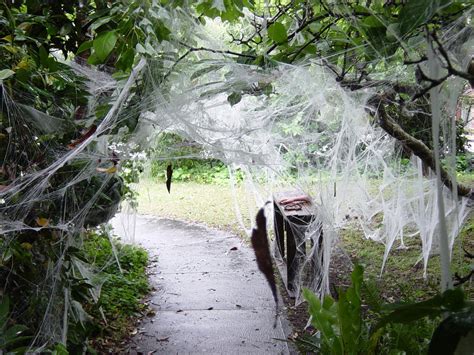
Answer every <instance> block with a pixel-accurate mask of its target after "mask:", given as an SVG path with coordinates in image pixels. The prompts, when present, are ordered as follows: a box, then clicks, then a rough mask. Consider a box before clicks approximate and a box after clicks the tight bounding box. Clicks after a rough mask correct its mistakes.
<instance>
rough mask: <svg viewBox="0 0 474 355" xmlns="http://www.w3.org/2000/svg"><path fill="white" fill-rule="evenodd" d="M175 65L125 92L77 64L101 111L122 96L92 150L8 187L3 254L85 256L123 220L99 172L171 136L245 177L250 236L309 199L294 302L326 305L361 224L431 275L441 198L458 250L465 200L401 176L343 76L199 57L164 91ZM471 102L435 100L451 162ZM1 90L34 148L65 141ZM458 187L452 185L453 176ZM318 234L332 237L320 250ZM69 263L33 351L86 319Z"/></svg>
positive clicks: (60, 153)
mask: <svg viewBox="0 0 474 355" xmlns="http://www.w3.org/2000/svg"><path fill="white" fill-rule="evenodd" d="M458 35H459V34H458V33H457V32H456V33H451V31H449V30H448V31H446V32H445V34H444V37H443V41H445V42H447V43H453V46H452V47H449V48H450V54H451V55H452V56H453V59H457V61H458V62H459V63H460V65H461V64H462V65H464V64H465V63H463V60H464V58H466V57H467V55H466V51H470V50H471V49H472V46H471V47H470V45H472V40H471V42H468V43H462V45H458V44H457V43H456V38H457V36H458ZM196 36H198V37H200V40H201V41H202V42H203V43H204V44H205V45H207V46H212V45H213V44H215V42H214V41H213V40H211V39H210V38H209V36H208V34H206V33H196ZM220 45H221V46H222V44H220ZM169 64H170V65H169V66H168V69H166V70H159V69H157V68H158V66H155V65H153V62H151V61H149V62H148V63H146V62H145V61H144V60H142V61H140V62H139V63H138V64H137V66H136V67H135V69H134V71H133V73H132V74H131V76H130V78H129V79H128V80H126V81H125V82H124V83H117V82H115V81H114V80H113V79H112V78H111V77H110V76H108V75H106V74H104V73H102V72H97V71H94V70H92V69H90V68H87V67H84V66H78V65H77V64H74V65H73V67H74V68H75V69H76V70H77V71H78V72H80V73H82V74H83V75H85V76H86V77H87V78H88V80H89V89H90V91H91V93H92V99H91V103H90V110H91V111H92V110H93V109H94V107H95V105H97V102H98V96H99V95H101V94H102V93H103V92H109V93H111V92H112V93H113V94H112V96H113V97H114V101H113V104H112V106H111V108H110V110H109V112H108V114H107V115H106V116H105V117H104V119H103V120H102V122H101V123H100V124H99V125H98V126H97V128H96V130H95V131H94V132H93V133H92V134H91V135H90V137H88V138H87V139H85V140H84V141H82V142H80V143H78V144H77V145H76V146H74V147H73V148H72V149H66V147H50V149H51V151H52V152H53V155H54V157H55V159H54V160H52V161H51V162H50V163H49V164H47V165H46V167H44V168H41V169H30V170H28V169H26V170H24V171H22V172H21V174H19V175H18V177H17V178H16V179H15V180H13V181H11V182H10V183H9V185H8V186H2V189H1V191H0V212H1V215H0V231H1V233H2V235H3V236H4V241H3V244H2V248H3V250H6V248H7V246H8V243H9V242H11V241H12V240H13V239H14V238H16V237H17V236H18V235H20V234H21V232H22V231H24V230H34V231H37V232H38V233H40V232H41V231H42V230H45V231H48V232H49V233H52V234H54V236H55V238H57V240H58V242H60V243H62V245H63V250H64V251H65V250H67V248H68V247H79V248H80V247H81V240H82V233H83V227H84V226H86V225H88V224H89V225H95V224H96V223H95V221H94V220H93V219H94V216H95V217H96V218H98V220H99V221H102V220H106V219H107V218H109V217H111V216H112V215H113V213H114V212H115V209H114V208H112V209H110V208H104V210H105V211H107V214H108V215H107V216H99V217H97V213H96V214H94V213H92V212H97V211H93V209H94V205H95V204H97V203H102V204H106V203H105V202H103V200H102V197H101V196H102V194H103V193H106V194H108V195H109V197H110V194H112V195H113V194H114V191H115V193H116V191H117V189H118V188H119V185H120V184H121V182H120V180H119V179H117V178H116V177H115V175H114V174H113V173H109V172H104V171H103V170H101V168H102V169H107V168H108V167H110V162H111V159H112V158H111V152H112V151H114V154H118V158H119V159H120V163H119V168H120V164H123V163H124V162H125V161H127V160H129V159H135V158H137V157H138V156H137V155H136V152H137V151H141V150H144V149H146V148H148V147H150V146H153V144H155V139H156V138H157V137H159V134H160V133H162V132H173V133H176V134H178V135H180V136H182V137H184V138H186V139H188V140H190V141H192V142H195V143H197V144H199V146H200V147H202V149H203V150H204V151H205V153H206V157H212V158H216V159H219V160H221V161H223V162H224V163H226V164H227V165H228V166H229V170H230V172H231V181H233V173H234V172H235V170H236V169H240V170H241V171H243V173H244V177H245V181H244V184H245V186H246V187H247V188H248V191H249V192H250V193H251V195H252V196H253V197H254V204H253V206H251V208H249V209H248V210H246V211H240V210H237V211H236V216H237V217H238V219H239V223H240V225H241V226H242V228H243V229H244V230H245V231H246V232H248V233H249V232H250V231H251V229H252V227H253V224H252V225H248V224H246V222H245V221H246V220H247V219H246V218H243V216H245V215H248V218H249V220H251V221H254V216H255V214H256V212H257V210H258V208H261V207H263V206H264V205H265V203H266V201H271V200H272V197H273V194H274V193H276V192H279V191H284V190H288V189H298V190H300V191H302V192H304V193H306V194H308V195H309V196H311V197H312V199H313V201H314V204H313V209H314V211H313V213H312V215H313V217H312V219H311V221H310V222H309V223H308V225H307V227H305V228H300V227H297V226H296V225H293V227H294V228H295V230H298V231H299V233H301V234H302V235H301V236H300V237H299V238H298V239H299V240H300V241H301V242H300V244H299V245H298V246H297V248H298V249H299V251H300V253H299V254H300V255H301V256H302V257H301V260H299V263H300V268H299V273H298V274H297V276H296V284H295V291H296V296H297V298H296V301H297V302H300V301H301V299H300V298H299V291H300V290H301V288H302V287H309V288H311V289H312V290H313V291H315V292H317V293H318V294H319V295H323V294H326V293H328V292H329V281H330V280H329V267H330V263H331V256H332V255H333V253H334V251H335V248H336V245H337V244H338V238H339V233H340V231H341V230H342V229H343V228H345V227H347V224H348V223H349V222H350V221H352V222H353V221H354V220H355V221H357V224H358V226H359V227H360V229H361V231H362V232H363V235H364V236H365V237H366V238H368V239H371V240H373V241H374V242H379V243H383V244H384V245H385V256H384V260H383V263H382V265H380V267H381V270H383V267H384V264H385V263H386V260H387V258H389V257H390V251H391V249H392V247H393V245H394V243H395V241H397V240H400V241H401V244H402V245H403V244H404V240H407V239H408V238H419V240H420V241H421V246H422V247H421V250H420V258H421V259H422V260H423V265H424V267H425V270H426V267H427V264H428V262H429V257H430V255H431V254H433V253H438V252H439V251H440V238H439V235H440V230H439V229H440V225H439V222H440V219H439V215H438V208H439V206H440V203H439V202H440V200H439V199H440V198H442V200H443V202H444V209H445V213H444V215H445V219H446V227H447V228H446V232H447V237H448V246H449V248H450V250H451V249H452V246H453V243H454V240H455V238H456V236H457V234H458V232H459V230H460V228H461V226H462V223H463V221H464V220H465V218H466V215H467V212H468V208H467V206H466V204H467V201H466V199H461V198H459V197H458V196H456V194H453V193H451V192H450V191H449V190H448V189H447V188H445V187H442V191H441V194H438V189H437V187H436V178H435V176H434V175H433V174H432V173H431V172H429V173H428V174H427V172H426V169H424V168H423V166H422V164H421V162H420V160H419V159H418V158H415V157H412V159H411V160H410V163H409V164H408V165H407V166H403V167H402V166H401V165H400V163H399V161H400V154H401V147H400V145H399V144H398V143H397V142H396V141H395V140H394V139H393V138H391V137H390V136H388V135H387V134H386V133H385V132H384V131H383V130H382V129H381V128H380V127H379V126H378V124H377V122H374V119H373V118H372V117H371V116H370V114H369V110H368V107H367V106H368V105H367V100H368V99H369V98H370V97H371V96H372V95H373V94H374V93H375V89H366V90H359V91H354V92H351V91H348V90H346V89H343V88H342V87H341V86H340V84H339V83H338V82H337V81H336V78H335V76H334V74H333V73H332V72H331V71H329V70H327V69H326V68H325V66H324V65H322V62H319V61H307V62H304V63H299V64H295V65H288V64H274V65H273V66H272V67H270V68H268V69H262V68H258V67H256V66H252V65H246V64H239V63H236V62H235V61H234V60H231V59H228V58H226V57H224V56H223V55H220V54H216V53H208V52H197V53H196V54H195V56H193V57H192V56H190V57H189V58H187V59H186V60H183V61H182V62H180V63H179V64H178V65H176V66H173V67H172V69H173V71H172V73H171V75H169V77H168V80H167V81H166V83H163V82H162V78H163V76H164V75H167V74H168V70H169V68H170V67H171V65H172V64H171V63H169ZM209 69H212V70H209ZM196 73H200V75H196ZM411 75H413V73H410V72H404V71H403V70H400V69H397V68H395V69H394V70H393V71H392V72H389V73H380V74H379V76H380V79H393V78H395V77H398V78H399V79H400V80H401V81H402V80H407V81H410V80H411V77H410V76H411ZM137 82H138V83H139V85H143V87H144V88H145V89H146V92H144V93H143V94H142V95H143V97H142V98H141V100H140V102H139V103H138V104H134V105H130V104H129V101H128V100H129V95H130V89H131V88H132V86H133V85H135V84H136V83H137ZM104 85H105V87H104ZM462 89H463V87H462V81H460V80H457V79H452V80H449V81H447V82H446V83H445V84H444V85H442V86H441V90H440V91H439V94H438V95H439V103H440V106H441V108H442V109H441V110H440V117H439V122H440V123H441V125H440V128H441V132H440V136H442V137H443V140H442V143H443V145H444V146H443V147H441V149H440V151H442V152H443V153H444V154H445V156H446V157H449V156H451V155H454V154H455V150H453V148H452V147H454V146H455V142H454V140H455V134H454V133H455V132H454V130H453V124H454V123H455V122H454V117H455V109H456V103H457V100H458V97H459V95H460V94H461V92H462ZM2 90H3V95H2V97H3V102H2V105H6V106H7V107H8V112H9V116H8V119H9V122H10V126H11V127H12V130H13V131H14V132H18V131H17V130H16V127H20V126H22V125H26V127H27V128H28V129H30V130H33V131H35V132H38V134H37V136H39V135H40V134H44V133H48V132H51V131H54V130H55V129H59V128H60V126H58V121H57V119H56V118H54V117H51V116H48V115H46V114H43V113H40V112H37V111H34V110H33V109H31V108H27V107H23V106H21V105H18V104H16V103H14V102H11V101H9V99H8V95H7V92H6V91H5V89H4V88H2ZM270 91H271V93H269V92H270ZM233 92H240V93H243V96H242V99H241V101H240V102H239V103H237V104H235V105H234V106H231V105H230V103H229V102H228V96H229V95H230V94H231V93H233ZM131 112H132V113H133V114H136V113H137V112H139V113H140V120H139V125H138V127H137V129H136V130H135V131H134V132H133V134H128V132H126V130H118V131H117V130H116V128H117V127H119V126H120V125H121V123H122V122H123V120H125V119H127V117H128V116H129V115H132V113H131ZM32 136H35V134H32ZM125 136H127V140H126V142H127V143H126V144H125V143H123V142H124V139H125V138H124V137H125ZM11 139H19V137H12V138H11ZM155 158H157V159H172V158H173V156H172V154H170V155H164V156H160V157H155ZM447 160H448V161H449V159H447ZM451 162H452V160H451ZM69 165H72V166H80V167H81V169H79V173H75V174H74V175H73V176H71V178H70V179H69V180H68V182H67V183H66V184H65V185H61V186H57V185H55V184H54V178H55V176H56V175H57V174H60V173H64V171H65V169H66V170H67V166H69ZM98 168H99V169H98ZM448 168H449V167H448ZM452 168H453V166H452V164H451V170H452ZM452 176H453V179H455V174H453V175H452ZM91 183H93V184H95V185H96V191H95V192H94V194H93V195H91V196H89V198H88V199H87V202H86V203H85V204H81V205H78V204H77V201H79V200H80V199H78V198H76V197H75V195H74V194H75V192H76V190H75V189H76V188H79V187H81V186H83V184H91ZM112 200H113V199H112ZM48 201H49V202H51V201H52V202H53V203H56V204H58V205H60V208H59V210H60V212H61V213H60V214H59V215H58V216H57V218H56V219H54V220H50V221H48V224H47V225H41V224H36V225H31V224H28V223H26V221H27V220H28V217H29V216H31V215H32V214H34V213H36V211H37V209H38V206H43V205H44V204H46V203H48ZM113 202H114V201H112V203H110V204H111V205H113ZM109 207H110V206H109ZM236 208H238V206H237V204H236ZM272 215H273V211H272V205H271V204H269V205H267V207H266V216H267V218H268V222H269V225H272ZM38 217H41V216H38ZM321 230H322V232H323V238H320V235H321ZM321 244H322V245H321ZM3 250H2V252H3ZM64 255H66V253H64ZM65 262H66V260H64V258H63V257H61V256H60V257H59V258H58V260H57V262H56V264H54V265H51V266H50V267H49V269H48V270H49V271H48V273H47V275H45V278H44V280H43V281H42V282H41V284H39V285H37V286H38V290H39V291H38V292H41V293H42V294H43V295H44V296H45V297H48V298H49V302H48V306H47V308H46V309H45V315H44V318H43V322H42V326H41V328H40V330H39V331H38V333H37V334H36V337H35V339H34V342H33V344H34V345H43V344H48V343H49V342H54V341H58V342H63V343H65V341H66V339H67V324H68V315H71V316H75V317H81V315H82V314H83V312H82V310H81V309H80V308H79V306H78V305H77V303H74V302H72V301H71V295H70V290H69V289H68V288H67V287H65V286H64V285H62V284H61V283H60V282H59V280H58V275H59V273H60V269H61V268H62V267H64V263H65ZM67 262H69V261H67ZM72 262H73V263H74V264H75V270H76V272H78V273H79V274H80V275H81V276H82V277H83V278H84V279H88V280H91V283H93V284H94V285H96V288H95V289H94V290H93V292H94V297H98V296H99V292H100V285H101V282H100V280H99V281H97V280H94V281H92V278H93V276H92V275H93V273H92V270H89V269H88V268H87V265H85V264H84V263H81V262H80V261H79V260H75V261H74V260H73V261H72Z"/></svg>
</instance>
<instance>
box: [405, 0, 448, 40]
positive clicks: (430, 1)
mask: <svg viewBox="0 0 474 355" xmlns="http://www.w3.org/2000/svg"><path fill="white" fill-rule="evenodd" d="M438 7H439V0H410V1H408V2H407V3H406V4H405V5H404V6H403V7H402V9H401V10H400V14H399V20H400V33H401V34H402V35H406V34H408V33H409V32H410V31H412V30H414V29H416V28H418V27H419V26H420V25H422V24H424V23H426V22H427V21H429V20H430V19H431V18H432V17H433V15H434V14H435V13H436V11H437V10H438Z"/></svg>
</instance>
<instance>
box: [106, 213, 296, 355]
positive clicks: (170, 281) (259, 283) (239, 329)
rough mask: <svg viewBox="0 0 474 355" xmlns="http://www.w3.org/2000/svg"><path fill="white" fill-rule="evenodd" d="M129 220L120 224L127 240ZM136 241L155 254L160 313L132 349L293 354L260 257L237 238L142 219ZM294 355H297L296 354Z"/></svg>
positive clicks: (153, 300)
mask: <svg viewBox="0 0 474 355" xmlns="http://www.w3.org/2000/svg"><path fill="white" fill-rule="evenodd" d="M123 219H124V215H122V216H120V215H119V216H118V217H117V218H115V219H114V220H113V225H114V228H115V231H116V233H117V234H118V235H119V236H120V235H124V233H125V232H124V228H123ZM135 241H136V242H137V243H138V244H140V245H141V246H143V247H144V248H145V249H147V250H148V252H149V253H150V259H151V260H152V263H151V268H150V275H151V276H150V278H151V285H152V286H153V287H154V289H155V291H153V292H152V294H151V296H150V299H149V302H150V305H151V307H152V308H153V310H154V312H152V313H151V314H150V316H149V317H146V318H145V319H143V320H142V322H141V323H140V324H139V326H138V334H137V335H136V336H135V337H134V338H132V346H131V350H132V351H133V352H135V351H136V352H142V353H144V354H149V353H154V354H160V353H161V354H198V353H206V354H288V353H290V350H289V348H288V345H287V343H286V342H283V341H278V340H275V339H285V338H286V336H285V331H284V329H285V330H286V329H287V326H286V324H287V322H286V320H285V319H282V318H281V317H280V318H279V319H278V322H277V326H276V328H273V325H274V318H275V305H274V302H273V299H272V295H271V292H270V289H269V287H268V285H267V283H266V281H265V279H264V278H263V276H262V275H261V274H260V272H259V271H258V269H257V266H256V263H255V257H254V254H253V250H251V249H250V248H248V247H247V246H245V245H243V244H241V242H240V239H238V238H237V237H234V236H231V235H229V234H226V233H223V232H220V231H216V230H211V229H207V228H204V227H202V226H198V225H192V224H187V223H184V222H178V221H173V220H168V219H159V218H156V217H151V216H137V217H136V231H135ZM291 352H293V351H291Z"/></svg>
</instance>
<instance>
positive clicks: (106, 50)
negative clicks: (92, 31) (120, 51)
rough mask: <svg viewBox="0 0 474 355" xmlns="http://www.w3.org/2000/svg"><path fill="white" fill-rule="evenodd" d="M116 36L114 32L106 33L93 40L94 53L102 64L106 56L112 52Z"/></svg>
mask: <svg viewBox="0 0 474 355" xmlns="http://www.w3.org/2000/svg"><path fill="white" fill-rule="evenodd" d="M117 39H118V37H117V34H116V33H115V31H110V32H106V33H104V34H102V35H100V36H99V37H97V38H96V39H95V40H94V44H93V47H94V53H95V55H96V56H97V59H98V60H99V61H101V62H103V61H104V60H105V59H106V58H107V56H108V55H109V54H110V52H112V50H113V49H114V47H115V44H116V43H117Z"/></svg>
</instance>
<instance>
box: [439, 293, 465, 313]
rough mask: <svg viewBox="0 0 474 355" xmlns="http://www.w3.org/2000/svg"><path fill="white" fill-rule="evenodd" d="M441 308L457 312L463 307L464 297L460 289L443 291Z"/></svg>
mask: <svg viewBox="0 0 474 355" xmlns="http://www.w3.org/2000/svg"><path fill="white" fill-rule="evenodd" d="M442 297H443V307H445V308H447V309H449V310H450V311H454V312H456V311H459V310H461V309H462V308H464V307H465V305H466V302H465V295H464V292H463V290H462V289H461V288H455V289H452V290H446V291H444V293H443V295H442Z"/></svg>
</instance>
